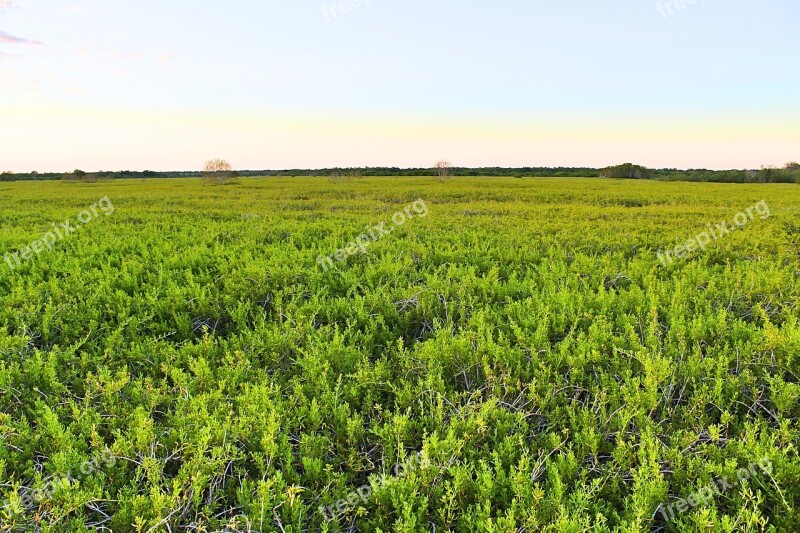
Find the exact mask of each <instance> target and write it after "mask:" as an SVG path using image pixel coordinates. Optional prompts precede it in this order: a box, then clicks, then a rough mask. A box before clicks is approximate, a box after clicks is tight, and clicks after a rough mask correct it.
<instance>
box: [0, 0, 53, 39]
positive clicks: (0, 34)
mask: <svg viewBox="0 0 800 533" xmlns="http://www.w3.org/2000/svg"><path fill="white" fill-rule="evenodd" d="M3 1H4V0H0V2H3ZM5 1H6V3H7V2H8V0H5ZM0 7H2V4H0ZM0 43H5V44H32V45H43V44H44V43H43V42H41V41H32V40H31V39H23V38H22V37H15V36H13V35H10V34H8V33H6V32H4V31H0Z"/></svg>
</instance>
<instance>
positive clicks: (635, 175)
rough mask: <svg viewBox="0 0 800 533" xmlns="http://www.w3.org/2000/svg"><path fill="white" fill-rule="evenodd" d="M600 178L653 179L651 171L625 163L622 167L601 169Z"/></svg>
mask: <svg viewBox="0 0 800 533" xmlns="http://www.w3.org/2000/svg"><path fill="white" fill-rule="evenodd" d="M600 177H601V178H621V179H636V180H641V179H651V178H652V177H653V171H652V170H650V169H649V168H647V167H643V166H641V165H634V164H633V163H625V164H623V165H616V166H611V167H606V168H604V169H602V170H601V171H600Z"/></svg>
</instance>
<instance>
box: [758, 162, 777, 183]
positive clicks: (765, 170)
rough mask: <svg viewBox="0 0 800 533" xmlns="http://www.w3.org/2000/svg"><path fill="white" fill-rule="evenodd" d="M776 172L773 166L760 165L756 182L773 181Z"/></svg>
mask: <svg viewBox="0 0 800 533" xmlns="http://www.w3.org/2000/svg"><path fill="white" fill-rule="evenodd" d="M776 174H777V169H776V168H775V167H773V166H771V165H770V166H766V167H765V166H762V167H761V170H760V171H759V172H758V182H759V183H773V182H774V181H775V176H776Z"/></svg>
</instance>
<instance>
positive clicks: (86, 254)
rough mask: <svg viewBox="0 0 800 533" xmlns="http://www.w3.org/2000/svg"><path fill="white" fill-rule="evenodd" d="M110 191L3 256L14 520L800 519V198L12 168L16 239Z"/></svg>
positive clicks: (5, 459)
mask: <svg viewBox="0 0 800 533" xmlns="http://www.w3.org/2000/svg"><path fill="white" fill-rule="evenodd" d="M104 197H108V199H109V201H111V202H113V206H114V210H113V212H109V213H108V214H106V213H105V212H101V213H99V214H98V215H97V216H96V217H94V218H93V219H92V220H91V221H90V222H87V223H86V224H85V225H84V226H83V227H82V228H81V229H80V230H79V231H76V232H75V233H74V234H72V235H69V236H65V237H64V238H63V239H59V240H58V242H56V243H55V244H54V246H53V250H52V251H49V250H44V251H42V252H41V253H39V254H34V255H35V257H34V258H33V259H31V260H29V261H24V262H21V264H20V265H19V266H17V267H16V268H13V269H12V268H10V267H9V266H8V265H7V264H6V262H5V261H3V262H2V263H0V439H2V442H3V446H2V447H0V500H3V499H5V500H6V504H5V506H4V508H3V509H0V531H27V530H33V529H37V528H38V529H39V530H42V531H88V530H90V529H92V528H99V527H106V528H110V529H111V530H113V531H168V530H169V531H231V532H233V531H286V532H289V531H293V532H300V531H356V530H357V531H401V532H406V531H407V532H411V531H431V530H432V528H433V527H435V528H436V531H448V530H451V531H465V532H467V531H484V532H516V531H540V530H547V531H588V530H593V531H648V530H653V531H698V530H708V531H712V530H713V531H762V530H763V531H769V530H773V531H791V530H794V529H795V528H796V524H797V523H800V513H799V512H798V509H800V503H799V502H800V460H798V455H797V447H798V444H800V442H798V440H799V439H798V436H799V435H800V432H799V431H798V413H799V411H800V407H798V400H799V399H800V382H799V381H798V375H800V360H798V356H799V354H800V327H799V326H798V318H800V310H798V301H799V298H798V297H799V296H800V294H799V293H800V283H799V282H798V276H799V275H800V231H799V230H798V229H797V228H798V227H800V209H799V208H798V206H800V189H798V188H797V187H796V186H794V185H766V186H765V185H731V184H700V183H661V182H651V181H615V180H600V179H510V178H474V179H473V178H470V179H466V178H458V179H454V180H451V181H449V182H447V183H444V184H441V183H438V182H437V181H436V180H434V179H433V178H396V179H392V178H362V179H359V180H355V181H349V182H346V183H331V182H330V181H329V180H327V179H324V178H293V179H288V178H287V179H251V178H245V179H242V180H241V183H239V184H235V185H230V186H226V187H214V186H211V185H209V184H208V183H205V182H204V181H202V180H191V179H186V180H184V179H176V180H141V181H98V182H96V183H64V182H32V183H17V182H14V183H3V184H0V206H2V207H0V222H1V224H0V251H2V252H3V253H5V252H6V251H12V252H16V251H19V250H20V249H22V248H23V247H24V246H26V245H29V244H30V243H31V242H32V241H34V240H36V239H38V238H40V237H41V236H42V235H43V234H45V233H47V232H48V231H51V228H52V227H53V224H59V223H61V222H63V221H65V220H67V219H72V220H75V218H76V217H77V215H78V213H80V212H81V211H82V210H84V209H86V208H87V207H89V206H91V205H93V204H96V203H97V202H98V201H99V200H100V199H101V198H104ZM419 200H422V201H423V202H424V205H425V206H426V211H425V212H426V214H425V216H413V217H410V218H409V219H408V220H406V221H405V222H404V223H403V224H402V225H395V224H394V223H393V222H392V216H393V215H394V214H395V213H397V212H402V211H403V210H404V209H405V208H406V207H407V206H410V205H412V204H414V202H415V201H419ZM762 201H764V202H765V205H768V206H769V210H770V216H769V217H768V218H763V219H762V218H761V217H755V218H754V219H753V220H751V221H750V222H749V223H748V224H747V225H746V226H744V227H743V228H742V229H740V230H737V231H735V232H733V233H731V234H729V235H726V236H724V237H722V238H720V239H718V240H714V242H712V243H711V244H710V245H709V246H708V247H707V249H706V250H705V251H702V250H699V251H695V252H692V253H690V254H688V255H687V256H686V257H684V258H680V259H677V260H675V261H674V262H673V263H671V264H668V265H666V266H663V265H662V264H661V263H660V261H659V259H658V256H657V252H658V251H659V250H666V249H671V248H673V247H674V246H675V245H676V244H681V243H685V242H686V241H687V240H688V239H689V238H691V237H693V236H694V235H696V234H698V232H702V231H704V229H705V228H707V225H708V224H710V223H712V224H713V223H719V222H721V221H723V220H726V221H731V220H732V219H733V218H734V216H735V215H736V214H737V213H739V212H742V211H744V210H745V209H746V208H748V207H751V206H753V205H755V204H757V203H759V202H762ZM418 205H419V204H418ZM407 213H412V214H414V211H407ZM382 222H385V223H386V225H387V227H389V228H391V229H392V231H391V233H390V234H387V235H384V236H383V237H382V238H380V239H378V240H376V241H374V242H371V243H370V244H369V246H368V248H367V253H354V254H352V255H348V256H347V257H346V259H345V260H344V261H341V262H339V261H336V262H335V265H334V267H333V268H331V269H328V270H326V269H325V268H322V267H321V265H320V264H319V262H318V259H319V257H320V256H321V255H322V256H328V255H332V254H334V253H335V252H337V250H342V249H345V248H347V245H348V243H349V242H352V241H354V240H355V239H356V238H357V237H358V236H359V235H362V234H364V233H365V228H371V227H374V226H375V225H378V224H380V223H382ZM87 464H88V465H89V466H88V467H87V466H86V465H87ZM756 465H757V466H756ZM742 468H748V469H749V470H747V472H748V475H747V476H744V475H743V474H742V471H741V470H740V469H742ZM737 471H738V473H739V477H738V478H737ZM723 481H724V483H723ZM710 487H714V488H715V490H714V491H710V490H709V488H710ZM709 492H711V494H710V495H709ZM698 495H699V496H698ZM700 500H702V501H700Z"/></svg>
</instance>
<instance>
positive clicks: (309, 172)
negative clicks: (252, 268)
mask: <svg viewBox="0 0 800 533" xmlns="http://www.w3.org/2000/svg"><path fill="white" fill-rule="evenodd" d="M440 163H443V162H440ZM448 165H449V163H448ZM431 171H432V169H431V168H399V167H350V168H336V167H335V168H321V169H286V170H239V171H236V172H235V176H236V177H296V176H319V177H330V176H338V175H343V176H349V175H357V176H376V177H381V176H388V177H391V176H395V177H415V176H420V177H422V176H425V177H430V176H431V175H432V174H431ZM433 171H434V174H433V175H434V176H438V177H439V178H440V179H441V178H443V177H478V176H481V177H509V178H533V177H539V178H541V177H552V178H596V177H602V178H617V179H655V180H662V181H695V182H715V183H800V164H798V163H788V164H786V165H785V166H783V167H781V168H777V167H771V166H769V167H761V168H760V169H743V170H709V169H688V170H679V169H676V168H664V169H649V168H646V167H644V166H641V165H634V164H632V163H625V164H622V165H615V166H610V167H606V168H602V169H598V168H591V167H517V168H507V167H476V168H470V167H457V166H448V167H447V169H446V176H445V175H444V172H445V171H444V170H443V169H442V168H434V169H433ZM194 177H208V172H207V171H205V169H204V170H201V171H168V172H156V171H152V170H143V171H138V170H123V171H114V172H111V171H102V170H101V171H98V172H84V171H82V170H79V169H76V170H74V171H72V172H67V173H60V172H41V173H40V172H35V171H33V172H21V173H13V172H3V173H1V174H0V181H25V180H74V181H96V180H100V179H103V180H105V179H148V178H161V179H167V178H194Z"/></svg>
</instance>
